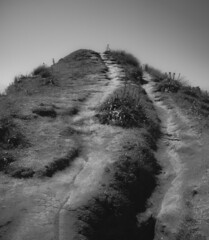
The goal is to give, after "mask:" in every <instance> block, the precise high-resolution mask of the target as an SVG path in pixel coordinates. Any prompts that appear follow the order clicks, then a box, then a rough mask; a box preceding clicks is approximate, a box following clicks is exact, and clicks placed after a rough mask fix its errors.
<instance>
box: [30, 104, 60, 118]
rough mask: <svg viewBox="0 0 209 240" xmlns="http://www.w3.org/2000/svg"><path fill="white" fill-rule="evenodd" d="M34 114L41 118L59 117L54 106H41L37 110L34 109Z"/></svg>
mask: <svg viewBox="0 0 209 240" xmlns="http://www.w3.org/2000/svg"><path fill="white" fill-rule="evenodd" d="M32 112H33V113H35V114H37V115H39V116H41V117H52V118H55V117H56V116H57V112H56V111H55V109H54V108H53V107H52V106H39V107H37V108H34V109H33V110H32Z"/></svg>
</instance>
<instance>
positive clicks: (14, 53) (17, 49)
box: [0, 0, 209, 90]
mask: <svg viewBox="0 0 209 240" xmlns="http://www.w3.org/2000/svg"><path fill="white" fill-rule="evenodd" d="M208 11H209V1H208V0H57V1H56V0H0V36H1V38H0V87H1V86H2V85H3V86H6V85H8V84H9V83H10V82H11V81H13V78H14V76H15V75H18V74H21V73H22V74H27V73H30V72H31V71H32V70H33V68H35V67H36V66H38V65H39V64H42V63H43V62H45V63H46V64H49V65H51V63H52V58H55V60H59V59H60V58H62V57H64V56H66V55H68V54H69V53H71V52H72V51H74V50H77V49H79V48H88V49H92V50H96V51H104V50H105V48H106V45H107V43H109V44H110V47H111V48H112V49H123V50H127V51H129V52H131V53H133V54H134V55H135V56H136V57H137V58H138V59H139V60H141V62H142V63H148V64H150V65H153V66H154V67H157V68H159V69H161V70H162V71H167V72H168V71H172V72H173V71H175V72H176V73H181V74H182V75H183V76H185V78H186V79H188V80H189V81H190V82H191V83H192V84H193V85H195V86H196V85H200V86H201V87H202V88H203V89H207V90H209V79H208V69H209V46H208V44H209V27H208V26H209V14H208Z"/></svg>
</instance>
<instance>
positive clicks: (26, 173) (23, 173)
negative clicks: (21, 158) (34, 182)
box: [5, 166, 35, 178]
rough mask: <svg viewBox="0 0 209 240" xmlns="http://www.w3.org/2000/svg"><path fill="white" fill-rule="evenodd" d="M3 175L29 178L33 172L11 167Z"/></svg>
mask: <svg viewBox="0 0 209 240" xmlns="http://www.w3.org/2000/svg"><path fill="white" fill-rule="evenodd" d="M5 173H6V174H8V175H10V176H11V177H14V178H31V177H33V176H34V174H35V171H34V170H33V169H31V168H27V167H14V166H11V167H9V168H7V169H6V170H5Z"/></svg>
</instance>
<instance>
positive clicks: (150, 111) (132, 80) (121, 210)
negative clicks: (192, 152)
mask: <svg viewBox="0 0 209 240" xmlns="http://www.w3.org/2000/svg"><path fill="white" fill-rule="evenodd" d="M113 54H114V56H113ZM141 80H142V70H141V67H140V64H139V63H138V61H137V60H136V59H135V58H134V57H133V56H131V55H129V54H127V53H124V52H112V53H111V54H110V53H106V54H98V53H96V52H93V51H90V50H78V51H76V52H74V53H72V54H70V55H69V56H67V57H65V58H63V59H61V60H60V61H59V62H58V63H57V64H55V65H53V66H52V67H51V68H47V67H45V66H40V67H38V68H37V69H35V70H34V71H33V76H21V77H19V78H16V79H15V82H14V83H13V84H12V85H11V86H10V87H9V88H8V89H7V94H6V95H2V96H1V97H0V104H1V110H0V116H1V125H0V130H1V139H0V163H1V164H0V167H1V168H0V170H1V174H0V178H1V184H0V192H1V200H0V201H1V202H0V205H1V216H0V236H1V238H2V239H10V240H12V239H15V240H17V239H21V240H23V239H34V240H35V239H113V238H124V239H128V238H130V237H131V238H133V239H138V237H139V236H147V237H149V238H150V236H151V238H152V237H153V232H154V219H153V218H152V217H151V216H150V218H148V220H147V221H145V222H141V223H140V224H141V226H140V227H139V226H138V222H139V221H138V220H137V214H138V213H140V212H142V211H144V210H145V208H146V201H147V198H148V197H149V196H150V195H151V193H152V191H153V189H154V188H155V186H156V174H158V173H159V170H160V168H159V166H158V164H157V163H156V160H155V158H154V155H153V149H156V144H155V141H156V139H157V138H158V136H159V121H158V119H157V116H156V113H155V110H154V108H153V106H152V102H151V101H150V100H149V99H148V97H147V95H146V93H145V91H144V90H143V88H142V87H141V85H140V81H141ZM151 132H153V133H155V134H154V136H153V137H152V136H151ZM145 184H146V186H145ZM121 228H122V230H121ZM147 228H148V229H152V230H151V231H147Z"/></svg>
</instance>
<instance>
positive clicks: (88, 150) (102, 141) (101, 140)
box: [56, 55, 124, 240]
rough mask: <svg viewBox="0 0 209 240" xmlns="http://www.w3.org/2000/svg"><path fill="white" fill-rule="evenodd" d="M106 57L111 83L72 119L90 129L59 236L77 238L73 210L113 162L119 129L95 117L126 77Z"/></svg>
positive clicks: (60, 220)
mask: <svg viewBox="0 0 209 240" xmlns="http://www.w3.org/2000/svg"><path fill="white" fill-rule="evenodd" d="M101 57H102V58H103V59H104V61H105V63H106V65H107V67H108V69H109V72H108V77H109V79H110V80H109V84H108V86H104V87H103V88H102V89H100V91H99V93H96V94H94V96H93V97H92V98H90V99H89V100H88V101H87V102H86V104H85V106H84V107H83V109H82V110H81V111H80V113H79V114H78V115H77V116H76V117H75V118H74V119H73V126H74V128H75V129H76V130H79V131H85V132H89V133H90V134H89V135H87V136H85V137H83V139H82V141H83V154H82V156H81V157H82V158H83V160H84V161H83V162H84V164H83V168H82V169H81V171H80V172H79V174H77V176H76V177H75V179H74V181H73V183H72V189H71V191H70V192H69V195H68V197H67V199H66V201H65V202H64V203H63V205H62V207H61V208H60V210H59V212H58V216H57V226H56V227H57V239H59V240H65V239H74V238H75V237H76V236H77V235H78V232H77V230H74V224H75V221H77V218H76V217H75V216H74V211H75V210H76V209H78V208H79V207H80V206H82V204H84V203H85V202H87V201H88V199H91V198H92V196H94V193H95V192H96V191H97V189H98V188H99V187H100V180H101V177H102V175H103V173H104V171H105V167H106V166H107V164H108V163H110V162H111V159H112V158H111V153H110V152H109V151H108V147H109V142H111V140H112V139H113V138H114V137H115V136H116V135H117V134H118V132H117V130H114V129H112V131H110V129H107V128H106V127H105V126H102V125H101V124H98V123H96V122H95V121H94V119H93V117H94V115H95V108H96V107H97V106H99V105H100V104H101V103H102V102H104V101H105V99H106V98H107V97H108V96H110V95H111V94H112V93H113V92H114V91H115V89H116V88H117V87H119V85H120V84H121V82H120V80H121V79H122V78H123V77H124V72H123V70H122V69H121V68H120V67H119V66H118V65H117V64H114V63H112V62H111V61H110V60H107V59H106V58H105V56H104V55H101Z"/></svg>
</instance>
